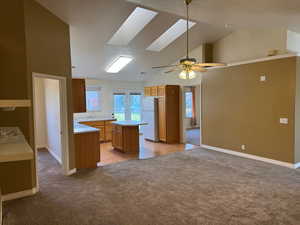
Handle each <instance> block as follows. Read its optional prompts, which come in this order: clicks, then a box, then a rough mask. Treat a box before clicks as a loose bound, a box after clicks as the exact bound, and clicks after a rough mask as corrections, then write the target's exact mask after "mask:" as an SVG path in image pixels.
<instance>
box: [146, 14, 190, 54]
mask: <svg viewBox="0 0 300 225" xmlns="http://www.w3.org/2000/svg"><path fill="white" fill-rule="evenodd" d="M186 22H187V21H186V20H184V19H180V20H178V21H177V22H176V23H175V24H174V25H173V26H171V27H170V28H169V29H168V30H167V31H166V32H165V33H163V34H162V35H161V36H160V37H159V38H158V39H156V40H155V41H154V42H153V43H152V44H151V45H150V46H149V47H148V48H147V50H149V51H154V52H160V51H161V50H163V49H164V48H166V47H167V46H169V45H170V44H171V43H172V42H173V41H175V40H176V39H177V38H179V37H180V36H181V35H182V34H184V33H185V32H186ZM195 24H196V23H194V22H191V21H190V22H189V29H191V28H192V27H193V26H194V25H195Z"/></svg>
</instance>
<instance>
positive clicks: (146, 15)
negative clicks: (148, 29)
mask: <svg viewBox="0 0 300 225" xmlns="http://www.w3.org/2000/svg"><path fill="white" fill-rule="evenodd" d="M157 14H158V13H157V12H155V11H152V10H149V9H144V8H141V7H136V8H135V10H134V11H133V12H132V13H131V14H130V16H129V17H128V18H127V19H126V21H125V22H124V23H123V24H122V25H121V27H120V28H119V30H118V31H117V32H116V33H115V34H114V35H113V37H112V38H111V39H110V40H109V41H108V44H110V45H121V46H123V45H128V44H129V43H130V41H131V40H133V39H134V38H135V37H136V36H137V35H138V33H140V32H141V31H142V30H143V29H144V27H145V26H146V25H147V24H148V23H150V22H151V21H152V20H153V19H154V17H155V16H156V15H157Z"/></svg>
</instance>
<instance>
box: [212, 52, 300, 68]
mask: <svg viewBox="0 0 300 225" xmlns="http://www.w3.org/2000/svg"><path fill="white" fill-rule="evenodd" d="M296 56H300V53H289V54H283V55H276V56H269V57H265V58H259V59H253V60H247V61H242V62H234V63H228V64H227V65H226V66H219V67H211V68H207V69H208V70H214V69H220V68H227V67H232V66H239V65H244V64H251V63H258V62H265V61H271V60H276V59H284V58H290V57H296Z"/></svg>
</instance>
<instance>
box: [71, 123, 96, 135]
mask: <svg viewBox="0 0 300 225" xmlns="http://www.w3.org/2000/svg"><path fill="white" fill-rule="evenodd" d="M100 130H101V129H97V128H94V127H90V126H87V125H84V124H81V123H78V122H74V134H81V133H90V132H97V131H100Z"/></svg>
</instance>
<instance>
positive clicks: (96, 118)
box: [74, 117, 116, 123]
mask: <svg viewBox="0 0 300 225" xmlns="http://www.w3.org/2000/svg"><path fill="white" fill-rule="evenodd" d="M113 120H116V119H114V118H112V117H82V118H76V119H74V121H75V122H77V123H79V122H92V121H113Z"/></svg>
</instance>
